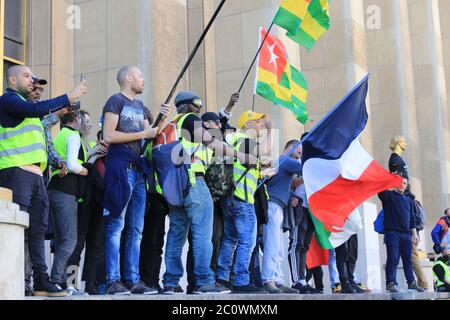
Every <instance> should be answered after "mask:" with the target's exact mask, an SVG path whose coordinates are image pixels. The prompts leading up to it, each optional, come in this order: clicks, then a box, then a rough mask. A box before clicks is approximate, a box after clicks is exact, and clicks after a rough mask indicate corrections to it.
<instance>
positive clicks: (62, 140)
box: [52, 127, 87, 177]
mask: <svg viewBox="0 0 450 320" xmlns="http://www.w3.org/2000/svg"><path fill="white" fill-rule="evenodd" d="M73 135H77V136H78V137H80V133H79V132H78V131H76V130H71V129H69V128H65V127H64V128H62V129H61V131H60V132H59V133H58V135H57V136H56V138H55V140H53V145H54V146H55V150H56V152H57V153H58V155H59V156H60V157H61V158H62V159H63V160H64V161H66V162H67V140H68V139H69V137H71V136H73ZM80 141H81V148H82V150H83V159H78V160H77V162H78V163H79V164H83V163H85V162H86V160H87V151H86V148H85V146H84V144H83V140H81V138H80ZM60 172H61V170H59V169H57V170H53V171H52V177H53V176H55V175H57V174H59V173H60Z"/></svg>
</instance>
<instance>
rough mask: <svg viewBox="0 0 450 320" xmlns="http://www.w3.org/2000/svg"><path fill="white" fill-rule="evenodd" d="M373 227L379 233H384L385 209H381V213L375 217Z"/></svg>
mask: <svg viewBox="0 0 450 320" xmlns="http://www.w3.org/2000/svg"><path fill="white" fill-rule="evenodd" d="M373 228H374V229H375V232H377V233H379V234H384V233H385V231H384V210H383V209H381V211H380V213H379V214H378V216H377V218H376V219H375V221H374V223H373Z"/></svg>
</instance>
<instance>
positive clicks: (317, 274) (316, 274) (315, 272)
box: [306, 266, 323, 291]
mask: <svg viewBox="0 0 450 320" xmlns="http://www.w3.org/2000/svg"><path fill="white" fill-rule="evenodd" d="M311 278H314V286H315V288H316V289H317V290H320V291H323V270H322V267H321V266H319V267H315V268H312V269H308V271H307V272H306V282H308V281H309V280H311Z"/></svg>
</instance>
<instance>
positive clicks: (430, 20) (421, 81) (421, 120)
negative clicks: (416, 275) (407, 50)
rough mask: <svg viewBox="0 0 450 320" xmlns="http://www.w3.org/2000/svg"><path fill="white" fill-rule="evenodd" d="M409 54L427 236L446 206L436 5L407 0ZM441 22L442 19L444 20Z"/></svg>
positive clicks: (445, 129) (446, 146)
mask: <svg viewBox="0 0 450 320" xmlns="http://www.w3.org/2000/svg"><path fill="white" fill-rule="evenodd" d="M407 4H408V11H409V21H410V26H409V27H410V35H411V54H412V64H413V75H414V92H415V105H416V112H417V119H418V137H419V140H418V142H419V144H420V149H421V159H420V164H421V174H422V177H423V179H422V195H423V204H424V208H425V210H426V212H427V215H428V225H427V227H426V230H425V234H426V235H428V236H426V237H425V239H426V241H427V247H428V248H431V247H432V243H431V238H430V237H429V234H430V232H431V229H432V228H433V227H434V224H435V223H436V221H437V219H438V218H439V217H440V216H441V215H442V212H443V210H444V209H445V208H446V207H448V205H449V169H450V163H449V162H448V160H449V158H450V139H449V115H448V105H447V92H446V79H445V73H444V57H443V46H442V41H441V36H442V35H444V34H445V33H446V32H445V31H447V30H444V29H442V31H441V24H440V19H439V2H438V1H435V0H426V1H425V0H417V1H413V0H409V1H408V2H407ZM444 20H445V19H444Z"/></svg>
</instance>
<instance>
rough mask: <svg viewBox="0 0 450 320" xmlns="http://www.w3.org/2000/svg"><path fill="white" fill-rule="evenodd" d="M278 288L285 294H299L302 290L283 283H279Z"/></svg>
mask: <svg viewBox="0 0 450 320" xmlns="http://www.w3.org/2000/svg"><path fill="white" fill-rule="evenodd" d="M277 288H278V289H280V290H281V292H283V293H285V294H299V293H300V291H299V290H297V289H295V288H289V287H288V286H285V285H283V284H277Z"/></svg>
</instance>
